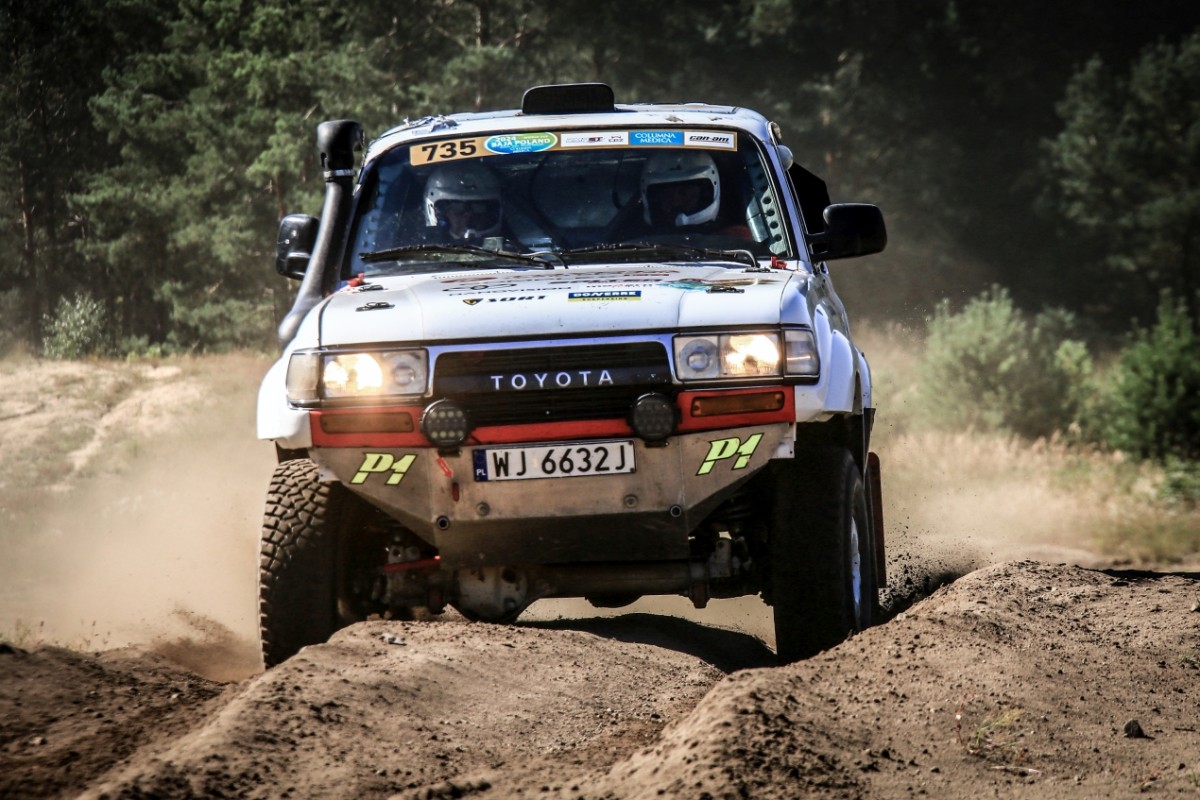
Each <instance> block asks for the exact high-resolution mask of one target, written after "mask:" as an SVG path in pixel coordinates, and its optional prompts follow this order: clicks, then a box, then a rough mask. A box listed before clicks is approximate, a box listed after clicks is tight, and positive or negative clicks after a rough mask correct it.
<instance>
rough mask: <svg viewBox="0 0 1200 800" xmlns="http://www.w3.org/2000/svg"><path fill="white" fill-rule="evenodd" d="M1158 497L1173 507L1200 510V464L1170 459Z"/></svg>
mask: <svg viewBox="0 0 1200 800" xmlns="http://www.w3.org/2000/svg"><path fill="white" fill-rule="evenodd" d="M1158 495H1159V497H1160V498H1162V499H1163V500H1165V501H1167V503H1168V504H1170V505H1172V506H1177V507H1180V508H1184V509H1188V510H1191V511H1196V510H1200V462H1197V461H1181V460H1180V459H1177V458H1168V459H1167V465H1166V469H1165V474H1164V476H1163V482H1162V486H1161V487H1160V488H1159V491H1158Z"/></svg>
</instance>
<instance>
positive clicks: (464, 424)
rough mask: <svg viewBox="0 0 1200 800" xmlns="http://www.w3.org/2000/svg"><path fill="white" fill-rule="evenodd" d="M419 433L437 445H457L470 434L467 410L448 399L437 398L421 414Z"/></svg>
mask: <svg viewBox="0 0 1200 800" xmlns="http://www.w3.org/2000/svg"><path fill="white" fill-rule="evenodd" d="M421 433H423V434H425V437H426V438H427V439H429V441H431V442H433V443H434V444H435V445H437V446H438V447H458V446H459V445H460V444H462V443H463V442H465V441H466V440H467V437H468V436H470V434H471V423H470V420H468V419H467V412H466V411H464V410H463V409H461V408H459V407H458V406H457V405H455V404H454V403H453V402H451V401H449V400H437V401H435V402H433V403H430V404H429V405H428V406H427V407H426V408H425V413H423V414H421Z"/></svg>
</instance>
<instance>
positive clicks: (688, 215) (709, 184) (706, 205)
mask: <svg viewBox="0 0 1200 800" xmlns="http://www.w3.org/2000/svg"><path fill="white" fill-rule="evenodd" d="M720 207H721V179H720V178H719V177H718V176H717V165H716V164H715V163H714V162H713V159H712V156H710V155H709V154H708V153H705V152H704V151H703V150H664V151H663V152H661V153H655V154H654V155H652V156H650V158H648V159H646V164H645V166H644V167H643V168H642V215H643V217H644V218H645V220H646V222H647V223H649V224H651V225H660V226H665V225H675V226H676V227H680V226H684V225H703V224H704V223H705V222H712V221H713V220H714V219H716V218H717V211H718V210H719V209H720Z"/></svg>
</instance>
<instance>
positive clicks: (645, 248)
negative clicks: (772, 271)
mask: <svg viewBox="0 0 1200 800" xmlns="http://www.w3.org/2000/svg"><path fill="white" fill-rule="evenodd" d="M605 253H621V254H622V255H633V254H636V253H649V254H652V255H656V256H668V257H672V256H673V257H677V258H678V257H681V256H682V257H686V258H688V259H689V260H695V259H719V260H721V261H736V262H738V263H744V264H746V265H748V266H750V267H757V266H758V259H757V258H755V257H754V254H753V253H751V252H750V251H749V250H713V249H710V248H707V247H696V246H694V245H690V244H672V243H669V242H621V243H619V244H594V245H590V246H588V247H577V248H574V249H573V250H563V251H562V252H560V253H559V254H558V255H559V257H561V258H563V259H564V260H569V259H570V258H571V257H572V256H580V255H585V256H586V255H596V254H605Z"/></svg>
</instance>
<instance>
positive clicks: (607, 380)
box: [489, 369, 613, 392]
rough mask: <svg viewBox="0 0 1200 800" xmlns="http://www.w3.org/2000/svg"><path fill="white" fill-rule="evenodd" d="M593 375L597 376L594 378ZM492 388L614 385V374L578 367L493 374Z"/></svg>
mask: <svg viewBox="0 0 1200 800" xmlns="http://www.w3.org/2000/svg"><path fill="white" fill-rule="evenodd" d="M593 376H595V378H594V380H593ZM489 377H491V379H492V388H493V389H495V390H496V391H502V390H507V389H512V390H513V391H517V392H519V391H521V390H522V389H570V388H571V387H572V386H574V387H582V386H605V385H608V386H612V385H613V379H612V375H610V374H609V373H608V370H606V369H601V370H594V369H577V370H571V371H569V372H568V371H565V370H564V371H562V372H531V373H529V374H528V375H526V374H524V373H521V372H518V373H515V374H513V375H491V376H489Z"/></svg>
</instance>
